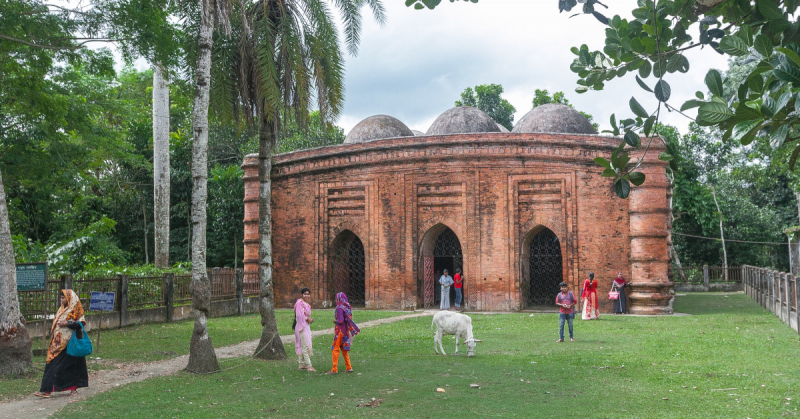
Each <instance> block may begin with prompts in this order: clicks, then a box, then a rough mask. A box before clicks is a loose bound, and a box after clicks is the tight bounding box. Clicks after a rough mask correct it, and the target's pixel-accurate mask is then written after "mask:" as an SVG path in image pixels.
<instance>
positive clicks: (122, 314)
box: [119, 275, 128, 327]
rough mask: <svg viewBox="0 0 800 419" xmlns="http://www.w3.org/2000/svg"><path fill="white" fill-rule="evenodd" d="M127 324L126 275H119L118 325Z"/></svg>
mask: <svg viewBox="0 0 800 419" xmlns="http://www.w3.org/2000/svg"><path fill="white" fill-rule="evenodd" d="M127 325H128V275H120V276H119V327H124V326H127Z"/></svg>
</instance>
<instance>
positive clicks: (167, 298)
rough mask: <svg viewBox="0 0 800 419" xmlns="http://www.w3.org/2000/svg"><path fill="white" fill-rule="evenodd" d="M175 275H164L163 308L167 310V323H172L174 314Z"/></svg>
mask: <svg viewBox="0 0 800 419" xmlns="http://www.w3.org/2000/svg"><path fill="white" fill-rule="evenodd" d="M174 301H175V274H169V273H167V274H164V308H165V310H167V321H168V322H171V321H172V316H173V314H174V313H175V307H174Z"/></svg>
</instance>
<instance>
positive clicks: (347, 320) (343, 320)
mask: <svg viewBox="0 0 800 419" xmlns="http://www.w3.org/2000/svg"><path fill="white" fill-rule="evenodd" d="M333 322H334V323H336V329H335V330H334V334H333V346H332V347H331V350H332V351H333V353H332V358H333V367H332V368H331V370H330V371H328V372H326V374H338V373H339V352H340V351H341V352H342V355H343V356H344V367H345V372H353V366H352V365H350V344H351V343H352V339H353V336H355V335H357V334H358V332H360V331H361V329H359V328H358V326H357V325H356V323H355V322H354V321H353V309H352V308H351V307H350V302H349V301H348V300H347V296H346V295H344V293H343V292H340V293H338V294H336V318H335V319H334V321H333Z"/></svg>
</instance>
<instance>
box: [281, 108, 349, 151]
mask: <svg viewBox="0 0 800 419" xmlns="http://www.w3.org/2000/svg"><path fill="white" fill-rule="evenodd" d="M306 120H307V121H308V122H307V124H306V126H305V127H300V126H298V124H297V123H296V122H295V120H294V118H292V119H289V121H287V123H286V124H285V126H284V128H285V132H283V133H281V139H280V140H278V152H279V153H288V152H290V151H295V150H305V149H309V148H317V147H324V146H329V145H336V144H342V143H343V142H344V139H345V135H344V130H343V129H342V128H341V127H338V126H336V125H334V124H332V123H330V122H326V121H323V120H322V118H320V115H319V112H318V111H312V112H310V113H309V115H308V117H307V118H306Z"/></svg>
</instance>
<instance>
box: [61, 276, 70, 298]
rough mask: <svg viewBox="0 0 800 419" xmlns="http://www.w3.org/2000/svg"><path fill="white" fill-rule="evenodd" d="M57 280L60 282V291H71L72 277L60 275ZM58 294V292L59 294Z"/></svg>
mask: <svg viewBox="0 0 800 419" xmlns="http://www.w3.org/2000/svg"><path fill="white" fill-rule="evenodd" d="M58 280H59V281H60V282H61V283H60V284H59V286H60V287H61V288H60V289H59V291H60V290H71V289H72V275H70V274H61V276H59V277H58ZM59 294H60V292H59Z"/></svg>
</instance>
